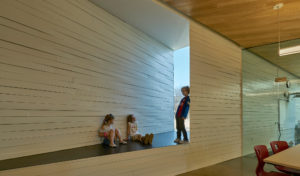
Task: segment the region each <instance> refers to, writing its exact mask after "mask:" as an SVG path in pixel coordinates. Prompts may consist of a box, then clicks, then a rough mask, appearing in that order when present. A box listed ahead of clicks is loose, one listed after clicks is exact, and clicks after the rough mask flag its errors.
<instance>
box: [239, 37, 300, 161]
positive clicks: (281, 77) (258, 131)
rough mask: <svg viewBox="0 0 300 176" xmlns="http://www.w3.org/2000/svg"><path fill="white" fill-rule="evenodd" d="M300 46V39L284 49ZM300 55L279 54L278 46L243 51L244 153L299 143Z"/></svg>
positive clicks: (283, 44) (286, 45) (285, 43)
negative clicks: (272, 144)
mask: <svg viewBox="0 0 300 176" xmlns="http://www.w3.org/2000/svg"><path fill="white" fill-rule="evenodd" d="M297 44H300V42H299V40H293V41H288V42H284V43H281V47H289V46H294V45H297ZM299 57H300V54H293V55H287V56H281V57H280V56H279V55H278V44H277V43H276V44H271V45H264V46H259V47H254V48H249V49H244V50H243V52H242V60H243V62H242V64H243V65H242V68H243V71H242V73H243V76H242V77H243V79H242V80H243V85H242V87H243V102H242V103H243V154H244V155H247V154H250V153H253V152H254V150H253V147H254V146H255V145H267V147H269V148H270V144H269V143H270V142H271V141H274V140H284V141H287V142H288V143H289V145H295V144H299V138H300V134H299V128H300V79H299V76H300V69H298V68H300V67H299V66H300V62H299Z"/></svg>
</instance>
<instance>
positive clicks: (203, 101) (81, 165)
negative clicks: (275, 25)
mask: <svg viewBox="0 0 300 176" xmlns="http://www.w3.org/2000/svg"><path fill="white" fill-rule="evenodd" d="M77 2H79V1H77ZM80 2H82V5H86V6H88V7H89V8H90V10H93V9H94V7H93V6H91V5H88V3H83V2H84V1H80ZM190 39H191V41H190V48H191V57H190V59H191V112H190V117H191V144H189V145H180V146H170V147H164V148H157V149H151V150H143V151H137V152H129V153H121V154H115V155H109V156H101V157H94V158H87V159H81V160H74V161H68V162H61V163H53V164H48V165H42V166H35V167H28V168H22V169H15V170H9V171H5V172H0V175H1V176H2V175H3V176H4V175H5V176H15V175H22V176H26V175H30V176H35V175H49V176H50V175H56V176H66V175H72V176H73V175H77V176H81V175H82V176H84V175H89V176H93V175H95V176H96V175H99V174H100V175H107V176H112V175H122V176H135V175H136V176H137V175H146V176H147V175H149V176H163V175H170V176H171V175H172V176H173V175H176V174H179V173H183V172H187V171H190V170H193V169H197V168H200V167H204V166H208V165H212V164H215V163H218V162H221V161H224V160H228V159H231V158H235V157H238V156H241V88H240V85H241V75H240V74H241V50H240V48H239V47H237V46H236V45H234V44H232V43H231V42H229V41H228V40H226V39H224V38H222V37H220V36H218V35H216V34H215V33H213V32H211V31H209V30H207V29H206V28H203V27H201V26H199V25H198V24H194V23H192V24H191V26H190ZM6 113H9V111H8V112H6ZM18 113H22V111H19V112H18ZM36 113H37V114H38V112H36Z"/></svg>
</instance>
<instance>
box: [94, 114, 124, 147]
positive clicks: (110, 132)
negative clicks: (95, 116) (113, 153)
mask: <svg viewBox="0 0 300 176" xmlns="http://www.w3.org/2000/svg"><path fill="white" fill-rule="evenodd" d="M99 136H100V137H104V140H103V144H107V145H109V146H110V147H116V146H117V145H116V144H115V139H117V138H118V139H119V141H120V144H126V142H125V141H123V139H122V137H121V134H120V131H119V130H118V129H116V128H115V127H114V116H113V115H112V114H107V115H106V116H105V118H104V120H103V122H102V125H101V127H100V130H99Z"/></svg>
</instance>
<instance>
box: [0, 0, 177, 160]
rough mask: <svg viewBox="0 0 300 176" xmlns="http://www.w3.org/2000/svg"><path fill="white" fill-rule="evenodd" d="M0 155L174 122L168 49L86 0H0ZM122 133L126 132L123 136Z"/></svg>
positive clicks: (88, 141)
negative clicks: (130, 122)
mask: <svg viewBox="0 0 300 176" xmlns="http://www.w3.org/2000/svg"><path fill="white" fill-rule="evenodd" d="M0 16H1V17H0V31H1V33H0V140H1V141H0V149H1V153H0V160H1V159H7V158H13V157H19V156H24V155H31V154H36V153H42V152H50V151H55V150H61V149H66V148H73V147H79V146H85V145H91V144H97V143H99V138H98V136H97V130H98V129H99V126H100V123H101V121H102V119H103V117H104V116H105V114H107V113H112V114H114V115H115V116H116V120H115V126H116V127H117V128H119V129H120V130H121V132H122V133H123V134H125V130H126V127H127V125H126V124H127V123H126V116H127V115H128V114H131V113H133V114H135V115H136V117H137V120H138V123H139V129H140V130H139V131H140V132H141V133H143V134H144V133H146V132H148V133H149V132H153V133H160V132H167V131H171V130H173V89H174V88H173V51H172V50H170V49H169V48H167V47H165V46H164V45H162V44H161V43H159V42H157V41H155V40H153V39H151V38H149V37H148V36H146V35H145V34H144V33H142V32H140V31H138V30H136V29H134V28H133V27H131V26H129V25H127V24H125V23H124V22H122V21H120V20H119V19H117V18H116V17H114V16H112V15H110V14H109V13H107V12H105V11H104V10H102V9H100V8H98V7H96V6H94V5H93V4H91V3H90V2H88V1H83V0H77V1H68V0H63V1H60V0H56V1H52V0H51V1H41V0H30V1H25V0H20V1H18V0H13V1H11V0H4V1H1V2H0ZM124 137H125V136H124Z"/></svg>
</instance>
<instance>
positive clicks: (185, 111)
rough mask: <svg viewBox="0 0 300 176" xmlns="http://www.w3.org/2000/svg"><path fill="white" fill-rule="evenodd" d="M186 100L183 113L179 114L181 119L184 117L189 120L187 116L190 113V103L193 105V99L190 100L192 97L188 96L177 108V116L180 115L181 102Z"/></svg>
mask: <svg viewBox="0 0 300 176" xmlns="http://www.w3.org/2000/svg"><path fill="white" fill-rule="evenodd" d="M185 98H186V101H185V102H184V105H183V108H182V111H181V114H179V117H183V118H185V119H186V118H187V115H188V113H189V109H190V103H191V99H190V96H186V97H183V98H182V99H181V101H180V103H179V105H178V107H177V111H176V116H177V113H178V110H179V107H180V104H181V102H182V101H183V100H184V99H185Z"/></svg>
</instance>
